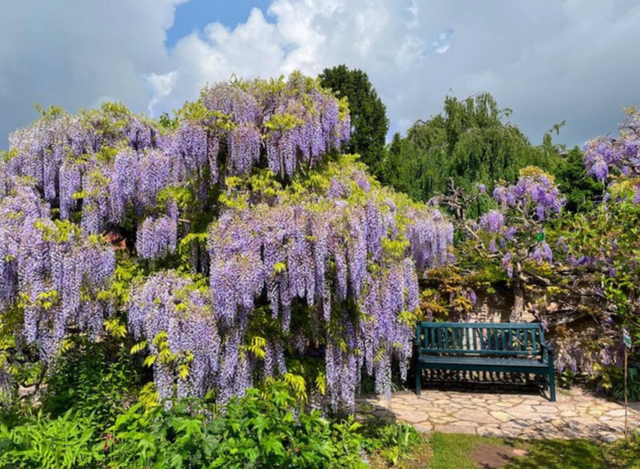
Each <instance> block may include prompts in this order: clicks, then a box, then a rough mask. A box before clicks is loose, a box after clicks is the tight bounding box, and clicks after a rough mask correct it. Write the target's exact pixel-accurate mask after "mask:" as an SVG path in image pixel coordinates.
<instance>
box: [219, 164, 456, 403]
mask: <svg viewBox="0 0 640 469" xmlns="http://www.w3.org/2000/svg"><path fill="white" fill-rule="evenodd" d="M327 179H328V184H326V186H328V187H326V188H323V189H315V190H314V189H313V188H305V190H304V191H301V190H300V188H297V190H280V191H276V194H277V195H274V194H273V193H272V194H271V195H270V197H267V198H266V199H267V201H265V200H264V199H263V200H260V198H259V197H258V199H256V197H257V196H258V195H259V194H256V192H255V191H254V192H253V193H252V197H253V202H252V203H250V204H248V205H242V204H241V205H240V207H241V208H238V209H230V210H228V211H226V212H225V213H224V214H223V215H222V217H221V218H220V220H219V221H218V222H217V223H215V224H213V225H212V226H211V228H210V230H209V256H210V259H211V266H210V276H211V294H212V300H213V307H214V310H215V311H216V312H217V313H218V314H219V315H220V318H221V319H222V320H224V321H226V322H228V323H230V324H231V323H234V324H235V323H238V324H244V323H246V322H247V317H246V316H247V315H250V314H251V311H253V310H254V308H255V307H256V305H257V304H259V303H260V302H261V301H265V302H267V303H268V305H269V308H270V310H271V314H272V316H273V318H274V319H276V320H277V321H278V322H279V324H280V328H281V331H282V332H283V333H284V334H288V333H292V334H294V335H296V332H297V331H292V330H291V327H292V318H291V314H292V306H293V305H294V304H296V302H298V303H299V302H303V303H304V304H305V305H306V306H308V307H309V308H310V311H311V312H310V314H311V315H312V318H311V321H312V322H313V323H314V324H316V325H318V327H319V326H320V325H322V327H319V333H320V334H323V335H324V341H325V346H326V352H325V362H326V378H327V389H328V392H329V395H330V397H331V402H332V404H333V406H334V407H338V406H341V405H352V404H353V399H354V398H355V392H356V387H357V385H358V382H359V378H360V372H361V370H362V369H363V368H364V369H365V370H366V371H367V372H368V373H369V374H372V375H374V376H375V378H376V388H377V391H378V392H381V393H388V392H390V385H391V382H390V380H391V361H392V356H396V357H397V358H399V361H400V365H401V371H402V372H403V375H404V372H406V366H407V362H408V359H409V358H410V356H411V338H412V336H413V324H412V322H411V320H410V319H408V318H407V317H405V316H404V313H407V312H410V311H413V310H415V309H416V308H417V306H418V278H417V274H416V266H418V268H419V269H420V270H423V269H424V268H426V267H430V266H433V265H436V264H439V263H444V262H446V261H447V259H448V253H447V248H448V246H449V245H450V244H451V242H452V236H453V231H452V226H451V224H450V223H449V222H448V221H446V220H445V219H444V218H443V217H442V215H441V214H440V213H439V212H437V211H435V210H428V209H426V208H424V207H419V206H418V207H416V206H414V205H413V204H410V203H409V202H408V201H407V200H405V199H404V198H401V197H399V196H393V195H392V194H390V193H388V192H387V191H385V190H384V189H381V188H380V187H379V186H377V185H372V184H371V182H370V181H368V180H366V176H365V175H364V173H363V172H362V170H361V169H359V168H357V167H355V166H351V167H348V166H346V167H345V166H340V167H339V168H338V167H333V168H332V169H331V170H330V171H329V174H328V175H327ZM365 180H366V184H363V181H365ZM256 185H257V184H256ZM260 185H264V183H262V184H260ZM322 186H323V187H324V185H322ZM267 192H268V191H265V194H266V193H267ZM238 193H239V194H243V191H238ZM239 197H242V195H239ZM269 199H271V201H270V202H269ZM349 302H353V303H354V304H355V309H356V310H357V314H355V316H354V312H353V310H352V309H350V308H349V307H348V306H347V303H349ZM234 329H235V330H238V331H242V330H243V329H242V327H241V326H240V327H238V326H236V327H234Z"/></svg>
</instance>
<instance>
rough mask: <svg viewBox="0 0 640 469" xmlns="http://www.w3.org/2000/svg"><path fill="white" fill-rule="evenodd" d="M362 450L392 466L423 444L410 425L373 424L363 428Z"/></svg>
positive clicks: (418, 434)
mask: <svg viewBox="0 0 640 469" xmlns="http://www.w3.org/2000/svg"><path fill="white" fill-rule="evenodd" d="M363 433H364V436H365V439H364V445H363V446H364V448H365V449H366V450H367V452H369V453H372V454H376V455H379V456H380V457H381V458H382V459H383V460H384V462H386V463H390V464H393V465H394V466H396V465H398V463H399V462H400V461H401V460H402V459H403V457H404V456H406V455H407V454H411V450H412V449H413V448H414V447H415V446H417V445H419V444H420V443H422V442H424V439H423V437H422V435H420V433H418V432H417V431H416V429H415V428H413V427H412V426H410V425H406V424H403V423H397V422H375V423H370V424H368V425H366V426H364V427H363Z"/></svg>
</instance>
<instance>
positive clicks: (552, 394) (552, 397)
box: [549, 368, 556, 402]
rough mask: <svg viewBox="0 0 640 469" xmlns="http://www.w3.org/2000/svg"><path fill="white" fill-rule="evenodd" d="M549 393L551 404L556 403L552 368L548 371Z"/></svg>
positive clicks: (554, 379)
mask: <svg viewBox="0 0 640 469" xmlns="http://www.w3.org/2000/svg"><path fill="white" fill-rule="evenodd" d="M549 393H550V397H551V402H555V401H556V375H555V373H554V370H553V368H552V369H550V370H549Z"/></svg>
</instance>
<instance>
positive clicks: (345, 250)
mask: <svg viewBox="0 0 640 469" xmlns="http://www.w3.org/2000/svg"><path fill="white" fill-rule="evenodd" d="M161 122H162V124H160V123H159V122H157V121H153V120H150V119H147V118H145V117H143V116H137V115H134V114H132V113H131V112H130V111H128V110H127V109H126V108H124V106H122V105H119V104H105V105H103V106H102V108H101V109H100V110H94V111H82V112H80V113H79V114H77V115H70V114H66V113H64V112H62V111H61V110H59V109H56V108H52V109H51V110H49V111H46V112H44V113H43V117H42V118H41V119H39V120H38V121H36V122H35V123H33V124H32V125H30V126H28V127H26V128H24V129H21V130H18V131H16V132H15V133H13V134H12V135H11V136H10V146H11V149H10V151H9V152H8V153H7V154H4V155H3V156H2V158H1V159H0V312H2V313H1V314H5V313H6V312H8V311H21V312H22V314H23V318H24V321H23V326H22V329H23V330H22V331H21V333H20V337H19V340H20V341H22V342H24V344H25V345H35V346H37V349H38V350H39V352H40V354H41V357H42V359H44V360H46V361H52V360H54V359H55V356H56V354H57V353H58V350H59V347H60V344H61V342H62V341H63V339H64V337H65V335H66V334H67V333H68V331H69V330H70V329H71V328H73V330H79V331H82V332H85V333H88V334H89V335H90V336H95V335H96V334H101V333H102V332H103V324H104V321H105V319H107V318H109V317H110V316H111V315H112V314H114V313H118V314H127V321H128V325H129V329H130V331H131V332H132V333H133V334H134V336H135V337H137V338H139V339H140V340H146V342H145V344H146V348H147V352H148V353H149V357H150V358H149V360H151V362H152V363H153V368H154V379H155V383H156V387H157V390H158V392H159V396H160V397H161V398H164V397H169V396H171V395H173V394H174V393H177V394H178V395H180V396H186V395H196V396H204V395H205V394H206V393H208V392H209V391H214V392H215V393H216V395H217V397H218V398H219V399H220V400H221V401H224V400H227V399H228V398H230V397H231V396H234V395H240V394H242V393H244V391H245V390H246V389H247V388H248V387H249V386H251V385H253V384H256V383H255V382H254V381H255V380H256V379H260V378H264V377H267V376H272V375H277V374H285V373H286V372H287V360H286V358H287V357H288V356H289V355H290V354H299V355H302V356H304V355H305V354H306V353H309V350H311V349H313V350H314V352H313V353H315V355H314V356H321V357H323V358H324V362H325V375H326V390H327V394H328V396H329V398H330V401H331V405H332V406H333V408H338V407H342V406H345V405H346V406H350V405H352V404H353V402H354V397H355V393H356V389H357V386H358V383H359V379H360V375H361V371H362V370H365V371H366V372H368V373H369V374H371V375H373V376H375V380H376V388H377V390H378V391H379V392H382V393H388V392H389V390H390V382H391V369H392V363H393V362H394V361H398V362H399V363H400V367H401V368H400V369H401V371H402V373H403V375H404V373H406V366H407V361H408V359H409V357H410V354H411V343H412V340H411V338H412V334H413V327H412V321H413V319H412V318H413V316H412V315H411V312H412V311H413V310H414V309H415V308H416V307H417V303H418V277H419V276H420V275H422V274H423V272H424V271H425V269H427V268H430V267H433V266H435V265H438V264H441V263H446V262H447V261H448V260H449V254H448V248H449V246H450V244H451V242H452V237H453V234H452V226H451V224H450V223H448V221H447V220H446V219H445V218H444V217H443V216H442V215H441V214H440V213H439V212H438V211H437V210H435V209H429V208H426V207H424V206H422V205H417V204H414V203H412V202H410V201H409V200H408V199H406V198H405V197H402V196H399V195H397V194H394V193H393V192H391V191H388V190H386V189H384V188H381V187H380V185H379V184H378V183H377V182H375V181H373V180H372V179H371V178H369V176H368V175H367V174H366V172H365V168H364V167H363V166H361V165H359V164H357V163H355V162H354V161H353V160H352V159H350V158H348V157H340V158H338V157H337V154H338V153H339V148H340V146H341V144H342V143H343V142H345V141H346V140H348V138H349V135H350V130H351V124H350V118H349V113H348V110H347V107H346V101H343V100H337V99H336V98H335V97H334V96H333V95H332V94H331V93H329V92H327V91H325V90H322V89H321V88H319V86H318V84H317V82H316V81H315V80H312V79H309V78H306V77H304V76H302V75H300V74H298V73H294V74H292V75H291V76H290V77H289V78H288V79H287V80H283V79H280V80H272V81H270V82H265V81H260V80H256V81H252V82H242V81H233V82H230V83H222V84H218V85H215V86H213V87H210V88H206V89H205V90H204V91H203V92H202V94H201V96H200V98H199V100H198V101H196V102H194V103H187V104H186V105H185V106H184V108H183V109H182V110H180V111H179V112H178V113H177V114H176V117H175V119H165V120H164V121H161ZM328 154H333V155H335V156H333V157H332V158H326V156H327V155H328ZM327 160H329V161H327ZM219 198H220V199H219ZM219 201H223V202H224V205H220V203H219ZM207 225H209V228H208V230H207V229H206V227H207ZM207 236H208V243H207V242H206V239H207ZM115 239H120V240H123V241H122V242H118V244H117V246H116V245H114V246H110V245H109V243H110V242H113V241H114V240H115ZM185 246H188V249H187V252H186V253H185V252H184V250H181V249H182V248H183V247H185ZM117 249H123V250H124V254H123V256H124V258H125V259H126V258H127V257H129V256H131V255H132V257H133V259H134V260H135V263H137V264H140V265H142V266H143V267H142V269H143V271H144V272H147V273H148V277H147V278H146V279H144V278H143V279H141V280H139V281H137V282H136V283H135V285H134V286H133V287H132V290H131V291H130V292H129V293H127V294H124V296H122V297H121V298H122V299H124V298H127V301H126V304H125V303H124V302H118V301H112V300H113V295H114V293H113V292H112V291H110V290H109V289H110V287H111V282H112V279H113V277H114V274H115V273H116V271H117V265H118V264H117V262H119V261H117V256H116V250H117ZM127 262H128V261H127ZM189 263H191V265H189ZM166 268H173V270H163V269H166ZM186 272H191V273H190V274H187V273H186ZM115 308H120V309H117V310H115ZM264 311H267V313H266V314H267V316H268V317H269V318H270V319H269V321H270V326H269V328H268V330H266V329H263V328H262V326H260V324H262V325H263V326H264V324H263V323H264V321H265V319H264V318H262V319H260V318H259V316H260V314H262V313H260V314H258V312H264ZM296 314H297V315H298V316H295V315H296ZM300 314H302V315H304V316H305V319H304V320H303V321H302V322H303V323H304V322H305V321H306V324H307V326H309V325H311V326H310V327H311V332H310V330H309V328H301V326H300V324H301V317H299V315H300ZM152 357H154V358H152Z"/></svg>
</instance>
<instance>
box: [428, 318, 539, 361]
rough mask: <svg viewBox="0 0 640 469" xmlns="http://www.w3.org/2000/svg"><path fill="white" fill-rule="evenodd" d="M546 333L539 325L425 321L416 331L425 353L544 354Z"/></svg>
mask: <svg viewBox="0 0 640 469" xmlns="http://www.w3.org/2000/svg"><path fill="white" fill-rule="evenodd" d="M541 343H544V331H543V330H542V327H541V326H540V324H535V323H524V324H522V323H510V324H503V323H457V322H422V323H420V324H418V327H417V330H416V345H417V346H418V349H419V352H420V353H421V354H429V353H443V354H469V355H499V356H532V355H540V354H541V353H542V352H541V348H540V344H541Z"/></svg>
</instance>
